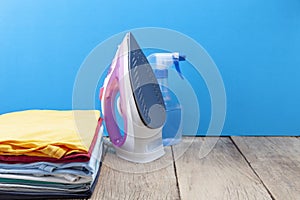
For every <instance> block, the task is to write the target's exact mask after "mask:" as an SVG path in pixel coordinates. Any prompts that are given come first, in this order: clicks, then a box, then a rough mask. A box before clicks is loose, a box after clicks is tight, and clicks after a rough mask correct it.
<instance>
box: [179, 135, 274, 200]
mask: <svg viewBox="0 0 300 200" xmlns="http://www.w3.org/2000/svg"><path fill="white" fill-rule="evenodd" d="M191 139H192V138H184V139H183V141H182V142H181V143H180V144H178V145H176V146H174V147H173V151H174V157H175V158H176V161H175V166H176V173H177V179H178V185H179V191H180V197H181V198H182V199H186V200H189V199H222V200H223V199H271V196H270V195H269V194H268V192H267V190H266V189H265V187H264V186H263V184H262V183H261V181H260V179H259V178H258V177H257V176H256V175H255V173H254V172H253V171H252V169H251V168H250V167H249V165H248V163H247V162H246V161H245V159H244V158H243V156H242V155H241V154H240V153H239V151H238V150H237V149H236V147H235V146H234V144H233V143H232V142H231V140H230V138H220V139H219V141H218V143H217V144H216V146H215V147H214V148H213V150H212V151H211V152H210V153H209V154H208V155H207V156H206V157H204V158H202V159H200V158H199V156H198V155H199V149H200V147H201V145H202V144H203V142H204V140H206V142H210V140H211V141H213V140H215V139H214V138H200V137H199V138H196V139H195V141H194V142H193V143H192V144H191V146H190V147H189V148H188V149H187V150H186V151H185V152H184V154H183V156H178V155H180V154H182V151H183V149H186V148H187V146H188V145H189V144H190V140H191Z"/></svg>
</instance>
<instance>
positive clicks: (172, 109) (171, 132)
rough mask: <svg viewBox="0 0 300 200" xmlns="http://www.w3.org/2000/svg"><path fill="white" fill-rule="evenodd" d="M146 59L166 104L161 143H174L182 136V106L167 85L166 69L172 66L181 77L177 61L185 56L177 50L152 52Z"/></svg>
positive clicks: (166, 144) (182, 59) (165, 144)
mask: <svg viewBox="0 0 300 200" xmlns="http://www.w3.org/2000/svg"><path fill="white" fill-rule="evenodd" d="M147 59H148V61H149V62H150V63H151V65H152V67H153V70H154V73H155V76H156V78H157V81H158V83H159V85H160V89H161V92H162V95H163V98H164V102H165V106H166V112H167V118H166V123H165V125H164V127H163V131H162V137H163V145H164V146H168V145H174V144H177V143H179V142H180V141H181V138H182V126H181V122H182V119H181V116H182V107H181V105H180V103H179V101H178V98H177V97H176V95H175V94H174V93H173V92H172V91H171V90H170V89H169V87H168V70H169V68H170V67H172V66H174V67H175V70H176V71H177V73H178V75H179V76H180V77H181V78H182V79H183V76H182V74H181V70H180V67H179V62H180V61H184V60H185V56H181V55H179V53H177V52H175V53H154V54H151V55H149V56H148V57H147Z"/></svg>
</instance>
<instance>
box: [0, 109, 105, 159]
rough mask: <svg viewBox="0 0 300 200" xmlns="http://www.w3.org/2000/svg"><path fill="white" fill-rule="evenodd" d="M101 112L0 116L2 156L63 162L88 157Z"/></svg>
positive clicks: (32, 111) (59, 112)
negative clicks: (80, 155) (66, 158)
mask: <svg viewBox="0 0 300 200" xmlns="http://www.w3.org/2000/svg"><path fill="white" fill-rule="evenodd" d="M99 116H100V112H99V111H97V110H73V111H56V110H28V111H20V112H13V113H7V114H2V115H0V155H26V156H41V157H49V158H61V157H63V156H65V155H69V154H71V153H75V152H76V153H87V152H88V151H89V148H90V146H91V143H92V140H93V137H94V135H95V130H96V127H97V122H98V119H99Z"/></svg>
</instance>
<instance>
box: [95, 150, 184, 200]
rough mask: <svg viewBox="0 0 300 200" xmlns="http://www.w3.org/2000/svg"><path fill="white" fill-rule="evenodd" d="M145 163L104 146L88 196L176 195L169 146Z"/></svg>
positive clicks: (162, 196)
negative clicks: (93, 185) (98, 170)
mask: <svg viewBox="0 0 300 200" xmlns="http://www.w3.org/2000/svg"><path fill="white" fill-rule="evenodd" d="M165 150H166V154H165V155H164V156H163V157H162V158H160V159H158V160H156V161H154V162H150V163H147V164H135V163H131V162H128V161H125V160H122V159H120V158H118V157H117V156H116V154H115V151H114V150H113V148H112V147H109V148H107V149H106V155H105V156H104V161H103V165H102V168H101V174H100V177H99V181H98V184H97V187H96V189H95V191H94V193H93V196H92V198H91V199H93V200H99V199H122V200H123V199H143V200H144V199H179V193H178V189H177V184H176V176H175V171H174V165H173V157H172V152H171V148H170V147H168V148H165Z"/></svg>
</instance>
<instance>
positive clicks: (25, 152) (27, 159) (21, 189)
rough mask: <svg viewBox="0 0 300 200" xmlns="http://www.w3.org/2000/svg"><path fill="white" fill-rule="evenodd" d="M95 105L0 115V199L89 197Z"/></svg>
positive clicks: (98, 146)
mask: <svg viewBox="0 0 300 200" xmlns="http://www.w3.org/2000/svg"><path fill="white" fill-rule="evenodd" d="M99 115H100V113H99V111H95V110H86V111H53V110H29V111H21V112H14V113H8V114H3V115H0V199H35V198H37V199H46V198H47V199H49V198H89V197H90V196H91V194H92V192H93V190H94V187H95V185H96V182H97V178H98V176H99V173H100V167H101V157H102V149H103V142H102V132H103V130H102V129H103V128H102V125H101V123H102V120H101V118H99Z"/></svg>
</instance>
